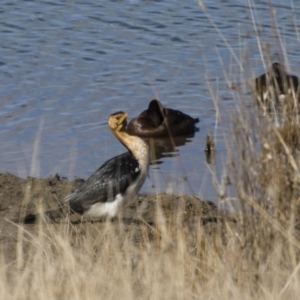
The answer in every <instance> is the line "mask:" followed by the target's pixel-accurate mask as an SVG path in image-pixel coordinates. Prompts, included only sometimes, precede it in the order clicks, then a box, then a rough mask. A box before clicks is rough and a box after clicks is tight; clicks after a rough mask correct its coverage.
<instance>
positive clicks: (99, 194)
mask: <svg viewBox="0 0 300 300" xmlns="http://www.w3.org/2000/svg"><path fill="white" fill-rule="evenodd" d="M139 173H140V168H139V163H138V161H137V160H136V158H135V157H134V156H133V155H132V154H131V153H130V152H126V153H124V154H121V155H119V156H116V157H114V158H112V159H110V160H108V161H107V162H106V163H104V164H103V165H102V166H101V167H100V168H99V169H98V170H96V171H95V172H94V173H93V174H92V175H91V176H90V177H89V178H88V179H87V180H86V181H85V182H84V183H83V184H82V185H81V186H80V187H79V188H78V189H77V190H75V191H74V192H73V193H72V194H70V195H68V196H67V197H66V198H65V199H64V201H69V204H70V207H71V209H72V210H74V211H75V212H78V213H83V212H84V211H85V210H87V209H88V208H89V207H90V206H91V205H93V204H95V203H97V202H103V203H104V202H111V201H113V200H114V198H115V196H116V195H117V194H123V193H125V191H126V189H127V188H128V186H129V185H130V184H131V183H132V182H133V181H134V180H135V179H136V178H137V177H138V175H139Z"/></svg>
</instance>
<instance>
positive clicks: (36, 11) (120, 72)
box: [0, 0, 300, 200]
mask: <svg viewBox="0 0 300 300" xmlns="http://www.w3.org/2000/svg"><path fill="white" fill-rule="evenodd" d="M204 2H205V5H206V9H205V10H204V11H203V10H202V9H201V8H200V7H199V4H198V1H141V0H131V1H129V0H124V1H108V0H107V1H77V0H75V1H71V2H70V1H62V0H57V1H42V2H41V1H8V0H7V1H2V3H1V8H0V14H1V20H0V35H1V47H0V99H1V110H0V140H1V144H0V166H1V169H0V172H12V173H14V174H17V175H19V176H23V177H25V176H27V175H33V176H40V177H45V176H49V175H54V174H56V173H59V174H61V175H62V176H67V177H69V178H74V177H75V176H77V177H83V178H87V177H88V176H89V175H90V174H91V173H92V172H93V171H94V170H96V169H97V168H98V167H99V166H100V165H101V164H103V163H104V162H105V161H106V160H107V159H109V158H111V157H113V156H116V155H118V154H120V153H123V152H124V148H123V147H122V145H121V144H120V143H119V142H118V141H116V140H115V138H114V137H113V135H112V134H111V133H110V131H109V130H108V126H107V118H108V116H109V115H110V114H111V113H113V112H116V111H120V110H123V111H127V112H129V116H130V117H132V116H136V115H138V114H139V112H140V111H142V110H143V109H145V107H146V106H147V104H148V102H149V101H150V99H153V98H158V99H161V100H162V101H163V103H164V105H165V106H166V107H170V108H174V109H178V110H181V111H183V112H184V113H186V114H189V115H191V116H193V117H198V118H200V119H201V122H200V123H199V127H200V128H201V131H199V132H197V133H196V135H195V137H194V138H191V139H189V138H188V139H187V140H182V141H178V144H176V143H175V146H174V145H172V144H171V145H166V144H160V142H159V141H157V142H156V143H157V146H156V147H155V149H156V150H155V157H156V159H157V163H162V162H163V164H161V165H160V166H159V168H157V166H154V167H153V168H152V169H151V170H150V179H149V180H147V182H146V183H145V185H144V186H143V189H142V192H155V191H157V189H158V187H159V190H160V191H165V190H170V186H172V187H173V188H174V192H185V193H192V194H196V195H198V196H203V197H205V198H208V199H211V200H214V199H215V197H216V193H215V188H214V187H213V185H212V184H211V180H210V178H211V174H210V171H209V170H208V168H207V163H206V157H205V152H204V149H205V142H206V136H207V135H213V136H214V138H215V140H216V149H217V152H216V153H217V155H216V157H215V169H216V170H217V177H218V178H219V179H220V178H221V176H222V172H223V166H224V164H225V163H224V161H226V147H225V144H224V136H225V138H226V133H227V132H228V129H229V121H228V116H229V115H230V114H232V113H234V112H236V105H235V104H236V100H237V99H236V94H235V93H234V92H233V91H228V88H227V82H226V78H225V75H224V73H225V74H227V76H228V78H229V79H230V80H234V81H238V82H240V81H241V80H245V79H241V77H242V76H241V69H240V67H239V62H238V61H237V59H236V57H237V58H238V59H241V60H242V59H243V58H244V57H245V58H246V61H247V62H249V61H250V65H251V66H253V68H251V69H249V70H248V69H246V70H245V71H243V72H244V73H243V76H244V77H245V78H246V79H247V78H251V76H252V73H255V74H260V73H263V71H264V70H263V66H262V64H261V53H260V48H259V47H258V45H257V36H256V28H255V27H254V25H253V21H252V15H251V12H250V9H249V7H248V2H247V1H246V2H245V1H244V2H243V1H242V2H241V1H238V0H234V1H219V2H218V3H216V1H212V0H211V1H210V0H208V1H204ZM250 2H251V1H250ZM256 2H257V1H256ZM256 2H255V5H254V3H252V2H251V6H253V7H252V9H253V10H254V16H255V18H256V20H257V24H256V25H257V27H258V29H259V30H261V29H263V30H261V31H262V33H261V36H260V41H261V42H262V43H269V44H270V46H271V48H272V51H273V52H275V53H281V52H282V49H281V45H282V43H281V42H280V41H279V40H278V38H277V36H276V34H275V35H274V26H273V25H272V24H273V23H272V22H273V21H274V19H275V20H276V21H277V22H279V24H278V25H279V26H278V31H279V33H280V34H281V35H282V37H283V39H282V41H283V44H284V45H286V52H285V53H286V54H287V57H288V59H289V63H290V66H291V67H292V70H289V71H291V73H295V71H297V69H299V66H300V63H299V54H298V53H299V45H298V43H297V40H298V38H297V36H296V33H297V30H296V28H299V22H300V21H299V18H297V17H296V16H298V15H299V13H300V7H299V6H300V3H298V2H296V1H294V3H293V5H294V8H293V9H291V7H290V6H289V4H287V3H285V2H283V1H280V0H275V1H272V8H274V9H275V10H276V15H271V14H270V12H271V10H270V5H269V4H268V3H265V2H259V3H256ZM216 27H217V28H216ZM217 29H218V30H219V32H218V31H217ZM276 30H277V29H276ZM276 32H277V31H276ZM233 54H235V56H234V55H233ZM293 71H294V72H293ZM244 77H243V78H244ZM211 91H213V92H214V93H211ZM212 94H214V95H215V97H216V99H217V100H216V99H215V101H217V102H218V106H219V111H220V115H221V116H220V117H219V116H217V114H216V110H215V105H214V102H213V101H212ZM224 99H226V101H223V100H224ZM248 101H249V103H250V104H249V105H248V106H247V107H252V105H251V104H252V102H251V101H252V99H248ZM220 119H222V122H221V121H220ZM155 168H156V169H155ZM183 178H188V180H186V179H183ZM154 182H155V186H156V189H155V190H153V188H152V186H153V183H154ZM172 182H173V183H174V182H175V184H173V185H172V184H171V183H172ZM158 183H159V184H158Z"/></svg>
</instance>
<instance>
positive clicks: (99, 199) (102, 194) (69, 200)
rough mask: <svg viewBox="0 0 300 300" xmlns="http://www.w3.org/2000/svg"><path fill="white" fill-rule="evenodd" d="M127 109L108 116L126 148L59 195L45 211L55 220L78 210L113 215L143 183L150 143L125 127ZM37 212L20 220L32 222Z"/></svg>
mask: <svg viewBox="0 0 300 300" xmlns="http://www.w3.org/2000/svg"><path fill="white" fill-rule="evenodd" d="M127 116H128V114H127V113H124V112H122V111H120V112H116V113H114V114H112V115H110V116H109V118H108V125H109V128H110V129H111V131H112V133H113V134H114V135H115V137H116V138H117V139H118V140H119V141H120V142H121V143H122V144H123V145H124V146H125V147H126V148H127V149H128V152H126V153H123V154H121V155H118V156H116V157H113V158H111V159H109V160H108V161H107V162H105V163H104V164H103V165H102V166H101V167H100V168H99V169H97V170H96V171H95V172H94V173H93V174H92V175H91V176H90V177H89V178H88V179H87V180H86V181H85V182H84V183H83V184H82V185H81V186H79V188H77V189H76V190H75V191H74V192H72V193H71V194H69V195H67V196H66V197H65V198H63V199H62V201H61V203H60V205H59V207H58V208H56V209H54V210H49V211H46V212H45V213H44V215H45V216H46V217H47V218H48V219H50V220H52V221H57V220H59V219H61V218H62V217H64V216H65V215H66V213H65V211H66V207H67V209H68V211H69V212H70V214H72V213H78V214H80V215H83V216H89V217H92V218H99V217H106V218H109V219H112V218H114V217H115V216H116V215H117V213H118V210H119V208H120V207H121V206H122V205H124V204H125V203H126V202H127V201H128V200H129V199H131V198H133V197H134V196H135V195H136V194H137V193H138V191H139V190H140V188H141V187H142V185H143V184H144V182H145V180H146V178H147V176H148V171H149V164H150V152H149V146H148V145H147V143H146V142H144V141H143V140H142V139H141V138H139V137H137V136H133V135H129V134H128V133H127V132H126V131H125V129H126V125H127ZM37 218H38V215H37V214H29V215H27V216H26V217H25V218H24V219H23V223H25V224H30V223H35V222H36V220H37Z"/></svg>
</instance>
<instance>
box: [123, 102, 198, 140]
mask: <svg viewBox="0 0 300 300" xmlns="http://www.w3.org/2000/svg"><path fill="white" fill-rule="evenodd" d="M198 122H199V118H192V117H190V116H188V115H186V114H184V113H183V112H181V111H179V110H175V109H171V108H165V107H163V106H162V104H161V103H160V101H158V100H156V99H153V100H152V101H151V102H150V103H149V106H148V109H146V110H145V111H143V112H142V113H141V114H140V115H139V116H138V117H136V118H134V119H132V120H131V121H130V122H129V124H128V126H127V132H128V133H129V134H134V135H136V136H139V137H168V136H184V135H189V134H194V133H195V132H196V131H198V130H199V129H198V128H197V127H196V126H195V124H196V123H198Z"/></svg>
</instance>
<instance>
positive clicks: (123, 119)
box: [118, 113, 128, 125]
mask: <svg viewBox="0 0 300 300" xmlns="http://www.w3.org/2000/svg"><path fill="white" fill-rule="evenodd" d="M127 116H128V113H124V114H123V116H122V117H121V118H120V119H119V121H118V125H121V124H123V123H124V121H125V120H126V118H127Z"/></svg>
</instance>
